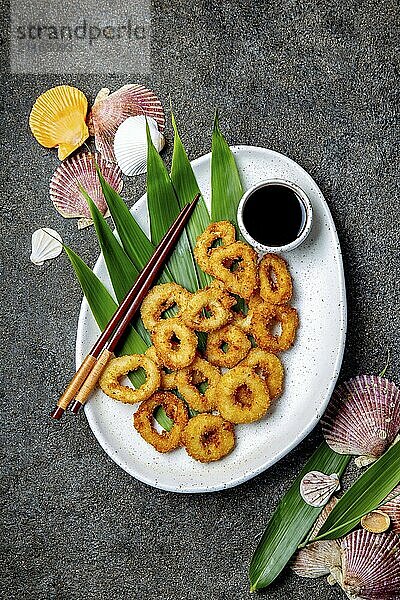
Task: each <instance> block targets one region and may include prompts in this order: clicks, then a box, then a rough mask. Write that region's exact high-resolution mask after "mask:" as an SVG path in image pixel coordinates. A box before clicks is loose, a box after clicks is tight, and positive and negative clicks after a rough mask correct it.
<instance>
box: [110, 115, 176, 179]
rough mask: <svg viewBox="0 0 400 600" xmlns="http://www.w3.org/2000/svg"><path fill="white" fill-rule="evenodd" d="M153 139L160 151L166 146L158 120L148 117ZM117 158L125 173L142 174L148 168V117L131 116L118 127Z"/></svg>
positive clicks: (115, 142) (116, 137)
mask: <svg viewBox="0 0 400 600" xmlns="http://www.w3.org/2000/svg"><path fill="white" fill-rule="evenodd" d="M147 122H148V125H149V130H150V135H151V139H152V141H153V144H154V146H155V147H156V149H157V151H158V152H161V150H162V149H163V148H164V144H165V139H164V136H163V134H162V133H160V132H159V130H158V126H157V121H155V119H153V118H152V117H147ZM114 153H115V158H116V161H117V163H118V166H119V167H120V169H121V171H122V172H123V173H124V174H125V175H140V174H141V173H146V170H147V137H146V117H145V116H144V115H138V116H136V117H129V118H128V119H126V120H125V121H124V122H123V123H121V125H120V126H119V127H118V129H117V132H116V134H115V139H114Z"/></svg>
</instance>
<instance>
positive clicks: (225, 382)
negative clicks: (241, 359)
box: [217, 366, 270, 423]
mask: <svg viewBox="0 0 400 600" xmlns="http://www.w3.org/2000/svg"><path fill="white" fill-rule="evenodd" d="M269 405H270V397H269V392H268V388H267V386H266V384H265V382H264V381H263V380H262V379H261V377H259V376H258V375H257V373H256V372H255V371H254V370H253V369H251V368H250V367H242V366H238V367H234V368H233V369H231V370H230V371H227V372H226V373H225V374H224V375H222V376H221V379H220V382H219V384H218V389H217V407H218V410H219V412H220V413H221V416H222V417H223V418H224V419H226V420H227V421H230V422H231V423H252V422H253V421H258V420H259V419H261V417H263V416H264V415H265V413H266V412H267V410H268V407H269Z"/></svg>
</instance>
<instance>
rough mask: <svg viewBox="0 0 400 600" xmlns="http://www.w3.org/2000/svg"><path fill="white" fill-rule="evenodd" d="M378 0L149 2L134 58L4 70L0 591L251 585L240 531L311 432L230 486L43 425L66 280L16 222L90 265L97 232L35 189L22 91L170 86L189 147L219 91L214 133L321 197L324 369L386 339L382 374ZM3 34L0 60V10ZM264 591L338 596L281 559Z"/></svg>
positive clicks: (389, 90)
mask: <svg viewBox="0 0 400 600" xmlns="http://www.w3.org/2000/svg"><path fill="white" fill-rule="evenodd" d="M105 6H106V2H103V1H100V2H99V10H100V9H101V8H104V7H105ZM395 9H396V3H395V2H394V1H392V0H387V1H381V2H379V1H372V0H371V1H362V2H359V1H355V0H350V1H349V2H346V3H337V2H336V3H333V2H332V3H330V2H325V1H321V2H315V1H314V2H312V1H307V0H300V1H295V0H271V1H268V2H255V1H254V2H252V1H250V0H242V1H241V2H240V3H236V2H234V1H233V0H232V1H226V2H222V3H219V2H215V1H214V2H213V1H211V0H204V1H194V0H190V1H189V2H188V3H183V2H175V3H169V2H163V1H161V0H156V1H155V2H154V4H153V7H152V35H153V38H152V72H151V74H148V75H146V76H140V75H137V74H135V73H128V74H126V76H113V75H106V74H105V75H104V76H101V75H96V76H67V77H61V76H52V75H47V76H40V77H39V76H38V77H36V76H29V75H27V76H22V75H21V76H16V75H10V74H7V73H5V74H4V75H3V77H2V81H3V84H2V92H3V93H2V105H1V130H2V132H3V133H4V135H3V136H2V142H1V143H2V152H1V162H2V178H1V179H2V183H4V184H5V186H4V190H3V193H2V200H1V201H2V211H1V212H2V214H1V219H2V225H1V227H2V233H1V245H2V278H3V282H4V283H5V285H3V291H2V300H3V307H2V316H3V332H4V333H3V335H4V336H5V342H4V343H3V345H2V370H3V378H4V379H3V383H2V386H1V402H2V412H1V415H2V418H1V421H2V427H1V429H2V442H3V443H2V447H3V453H4V458H3V460H2V472H3V477H2V500H1V505H0V506H1V512H2V522H3V526H2V537H3V540H2V544H1V551H0V552H1V557H2V567H1V580H2V581H1V590H2V591H1V592H0V595H1V597H2V598H7V599H18V600H19V599H24V600H29V599H49V600H50V599H57V600H75V599H76V600H78V599H81V598H85V599H87V600H91V599H97V600H103V599H107V600H108V599H125V598H129V599H132V598H140V599H143V600H150V599H162V600H169V599H186V598H190V599H192V598H193V599H200V598H213V599H220V598H221V599H225V598H227V599H232V600H242V599H244V598H250V595H249V594H248V583H247V568H248V563H249V560H250V557H251V555H252V552H253V550H254V548H255V546H256V543H257V538H258V536H259V535H260V533H261V531H262V530H263V528H264V526H265V524H266V522H267V521H268V518H269V516H270V515H271V513H272V511H273V509H274V507H275V506H276V504H277V502H278V499H279V498H280V496H281V495H282V494H283V492H284V491H285V490H286V489H287V488H288V486H289V484H290V482H291V481H292V480H293V478H294V477H295V475H296V474H297V472H298V469H299V467H300V465H301V464H303V463H304V461H305V459H306V458H307V456H309V454H310V453H311V452H312V450H313V449H314V447H315V446H316V444H317V442H318V439H319V433H318V431H315V432H314V433H313V434H312V435H311V436H310V437H309V438H308V439H307V440H306V441H305V442H304V443H303V444H301V445H300V447H299V448H298V449H297V450H295V451H294V452H292V453H291V454H290V455H289V456H288V457H286V458H285V459H284V460H282V461H281V462H280V463H279V464H277V465H276V466H275V467H273V468H272V469H270V470H269V471H268V472H266V473H265V474H263V475H261V476H259V477H257V478H256V479H255V480H253V481H251V482H248V483H246V484H244V485H242V486H240V487H238V488H236V489H233V490H228V491H226V492H223V493H216V494H212V495H197V496H180V495H175V494H171V493H166V492H162V491H157V490H154V489H151V488H149V487H146V486H145V485H143V484H141V483H139V482H137V481H135V480H134V479H132V478H131V477H129V476H128V475H127V474H126V473H124V472H123V471H122V470H120V469H119V468H118V467H117V466H116V465H115V464H114V463H113V462H112V461H111V460H110V459H109V458H108V457H107V456H106V455H105V453H104V452H103V451H102V450H101V448H100V446H99V445H98V444H97V443H96V441H95V439H94V438H93V435H92V433H91V431H90V429H89V427H88V425H87V422H86V420H85V417H84V415H83V414H82V415H80V416H79V418H78V419H75V420H74V419H72V418H66V419H64V420H63V421H62V422H61V423H60V424H55V423H52V422H50V420H49V418H48V413H49V410H50V408H51V407H52V405H53V403H54V399H55V398H56V397H57V395H58V393H59V392H60V390H62V388H63V386H64V385H65V382H66V381H67V380H68V377H69V376H70V374H71V372H72V369H73V367H74V344H75V332H76V325H77V317H78V310H79V304H80V299H81V294H80V291H79V288H78V285H77V283H76V282H75V280H74V277H73V275H72V273H71V269H70V267H69V264H68V263H67V260H66V258H65V257H64V256H62V257H60V259H58V260H55V261H53V262H51V263H47V264H45V265H44V266H43V267H42V268H37V267H35V266H34V265H32V264H31V263H30V262H29V254H30V236H31V233H32V231H33V230H34V229H36V228H37V227H39V226H52V227H54V228H55V229H57V230H58V231H60V232H61V233H62V235H63V237H64V239H65V240H66V241H68V243H69V244H70V245H71V246H72V247H73V248H75V249H76V250H77V251H78V252H79V253H80V254H81V255H82V256H83V257H84V258H85V259H86V260H87V261H88V262H89V263H91V264H93V262H94V260H95V258H96V256H97V254H98V248H97V246H96V242H95V235H94V232H93V231H92V230H91V229H89V230H84V231H77V229H76V223H75V222H73V221H65V220H64V219H63V218H62V217H61V216H59V215H58V213H56V212H55V211H54V209H53V207H52V205H51V203H50V201H49V197H48V181H49V178H50V176H51V174H52V172H53V170H54V168H55V167H56V165H57V164H58V160H57V158H56V156H55V153H54V152H53V151H49V150H45V149H44V148H42V147H40V146H39V145H38V144H37V143H36V142H35V140H34V139H33V138H32V137H31V135H30V132H29V129H28V126H27V117H28V114H29V111H30V108H31V105H32V103H33V101H34V99H35V98H36V97H37V96H38V95H39V94H40V93H41V92H43V91H44V90H45V89H46V88H48V87H50V86H52V85H56V84H59V83H69V84H72V85H77V86H78V87H80V88H81V89H82V90H83V91H84V92H85V93H86V94H87V95H88V97H89V98H90V99H91V100H92V99H93V98H94V96H95V94H96V92H97V91H98V89H99V88H100V87H103V86H107V87H110V88H112V89H115V88H117V87H118V86H120V85H122V84H125V83H127V82H130V81H133V82H136V81H137V82H141V83H144V84H147V85H148V86H149V87H150V88H152V89H154V90H155V91H156V92H157V93H158V94H159V96H160V98H161V99H162V101H163V103H164V105H165V106H166V107H168V99H169V97H171V99H172V101H173V104H174V106H175V110H176V116H177V119H178V121H179V123H180V129H181V134H182V138H183V140H184V142H185V144H186V146H187V149H188V152H189V154H190V156H191V157H193V158H194V157H197V156H199V155H201V154H203V153H204V152H207V151H208V150H209V147H210V131H211V123H212V115H213V111H214V108H215V107H218V108H219V109H220V115H221V127H222V129H223V131H224V133H225V134H226V137H227V139H228V141H229V142H230V143H232V144H236V143H244V144H256V145H261V146H266V147H269V148H272V149H274V150H277V151H279V152H283V153H285V154H288V155H289V156H290V157H291V158H293V159H294V160H296V161H298V162H299V163H300V164H301V165H302V166H303V167H305V168H306V169H307V170H308V171H309V172H310V173H311V175H312V176H313V177H314V178H315V180H316V181H317V182H318V184H319V186H320V187H321V189H322V191H323V193H324V194H325V197H326V198H327V201H328V204H329V206H330V208H331V210H332V214H333V217H334V220H335V222H336V225H337V229H338V232H339V237H340V240H341V243H342V248H343V253H344V261H345V270H346V278H347V289H348V303H349V328H348V341H347V346H346V353H345V358H344V363H343V369H342V375H341V376H342V377H347V376H350V375H354V374H357V373H361V372H378V371H379V370H380V369H381V367H382V364H383V363H384V359H385V352H386V348H388V347H389V348H390V349H391V351H392V358H391V363H390V367H389V370H388V375H389V376H390V377H392V378H394V379H396V378H397V379H398V373H399V366H400V364H399V362H400V361H399V348H398V346H399V344H398V342H399V336H398V332H399V328H400V315H399V301H398V299H399V289H398V281H399V279H400V273H399V200H398V184H397V182H396V178H397V169H398V165H397V164H396V158H397V157H396V145H397V144H398V142H399V139H398V129H396V126H397V125H398V121H397V111H398V92H397V90H398V87H397V84H398V80H397V77H398V64H397V62H396V61H397V56H398V54H397V53H396V52H397V51H396V43H397V42H398V29H397V28H396V19H397V18H398V17H396V12H395ZM3 10H4V11H5V16H6V15H7V7H6V5H4V6H3ZM2 39H3V44H2V49H3V50H4V56H3V63H2V64H3V66H4V70H5V71H6V70H7V43H6V40H7V21H5V22H4V29H3V32H2ZM167 112H168V110H167ZM167 138H168V139H169V140H171V127H170V123H168V127H167ZM170 150H171V148H168V150H167V153H166V155H165V157H166V160H167V161H168V160H169V159H170ZM143 191H144V179H143V178H139V179H137V180H135V181H133V182H131V181H130V182H129V183H128V184H127V185H126V187H125V192H124V194H125V198H126V200H127V202H128V203H129V204H132V203H133V202H134V201H135V200H136V199H137V198H138V197H139V196H140V195H141V194H142V193H143ZM265 597H266V598H271V599H274V598H276V599H278V598H279V599H281V598H293V599H300V598H303V597H307V598H315V599H319V598H321V599H322V598H323V599H324V600H333V599H335V598H341V597H342V594H341V592H340V591H339V590H337V589H334V588H330V587H329V586H328V584H327V583H326V582H325V581H323V580H321V581H307V580H301V579H298V578H296V577H295V576H294V575H292V574H291V573H290V572H285V574H284V575H283V576H282V577H281V578H280V579H279V580H278V581H277V582H276V584H274V586H273V587H271V589H269V590H268V591H267V592H266V593H265Z"/></svg>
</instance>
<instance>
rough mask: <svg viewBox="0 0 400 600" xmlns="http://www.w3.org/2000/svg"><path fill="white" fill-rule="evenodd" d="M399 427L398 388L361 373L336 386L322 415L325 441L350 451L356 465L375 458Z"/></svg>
mask: <svg viewBox="0 0 400 600" xmlns="http://www.w3.org/2000/svg"><path fill="white" fill-rule="evenodd" d="M399 429H400V390H399V388H398V387H396V385H395V384H394V383H392V382H391V381H389V380H388V379H385V378H383V377H377V376H374V375H361V376H359V377H354V378H353V379H350V381H347V382H346V383H343V384H342V385H340V386H338V387H337V388H336V389H335V391H334V393H333V395H332V398H331V401H330V403H329V406H328V408H327V410H326V412H325V415H324V416H323V418H322V430H323V433H324V436H325V440H326V441H327V443H328V445H329V446H330V447H331V448H332V450H334V451H335V452H338V453H339V454H354V455H358V456H359V458H358V459H357V460H356V463H357V465H358V466H364V465H365V464H369V463H370V462H373V461H374V460H376V459H377V458H378V457H379V456H381V455H382V454H383V453H384V452H385V450H386V449H387V448H388V447H389V446H390V444H391V443H392V442H393V440H394V439H395V437H396V435H397V433H398V431H399Z"/></svg>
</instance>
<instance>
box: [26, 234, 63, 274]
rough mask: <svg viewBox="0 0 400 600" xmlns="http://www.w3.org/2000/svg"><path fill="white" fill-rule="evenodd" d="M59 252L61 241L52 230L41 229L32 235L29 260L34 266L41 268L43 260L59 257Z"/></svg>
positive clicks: (58, 235)
mask: <svg viewBox="0 0 400 600" xmlns="http://www.w3.org/2000/svg"><path fill="white" fill-rule="evenodd" d="M55 238H56V239H55ZM61 251H62V239H61V236H60V234H59V233H57V231H54V229H50V228H49V227H41V228H40V229H37V230H36V231H34V232H33V233H32V254H31V256H30V258H31V261H32V262H33V264H34V265H38V266H41V265H42V264H43V263H44V261H45V260H50V259H51V258H56V256H59V254H61Z"/></svg>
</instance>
